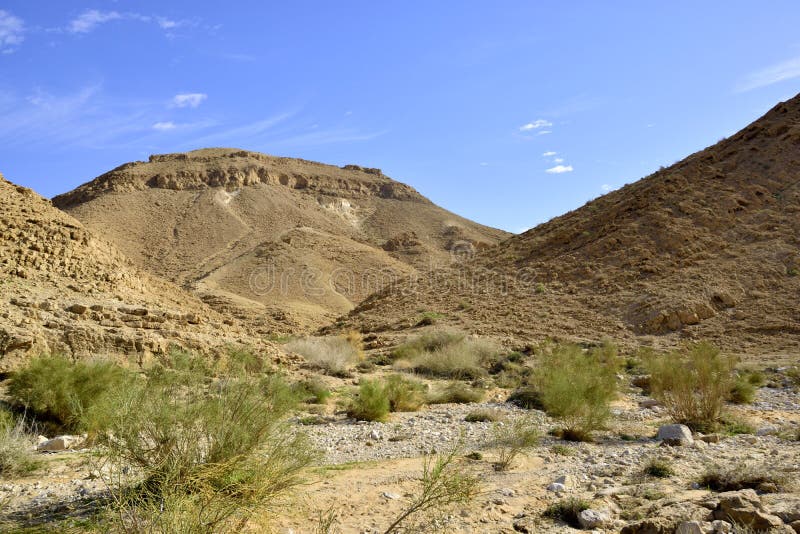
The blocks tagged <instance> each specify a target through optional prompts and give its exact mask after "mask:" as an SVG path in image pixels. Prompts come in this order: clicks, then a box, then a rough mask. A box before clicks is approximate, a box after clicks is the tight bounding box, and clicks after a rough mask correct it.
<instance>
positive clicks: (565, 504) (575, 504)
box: [542, 497, 590, 528]
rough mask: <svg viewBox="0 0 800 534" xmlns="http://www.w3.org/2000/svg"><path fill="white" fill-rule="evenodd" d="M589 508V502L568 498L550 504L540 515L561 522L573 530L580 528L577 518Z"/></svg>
mask: <svg viewBox="0 0 800 534" xmlns="http://www.w3.org/2000/svg"><path fill="white" fill-rule="evenodd" d="M589 506H590V503H589V501H586V500H583V499H578V498H577V497H569V498H567V499H562V500H560V501H558V502H555V503H553V504H551V505H550V506H548V507H547V509H545V511H544V512H543V513H542V515H543V516H544V517H548V518H550V519H554V520H556V521H563V522H564V523H566V524H568V525H569V526H571V527H573V528H581V524H580V521H579V520H578V516H579V515H580V513H581V512H583V511H584V510H588V509H589Z"/></svg>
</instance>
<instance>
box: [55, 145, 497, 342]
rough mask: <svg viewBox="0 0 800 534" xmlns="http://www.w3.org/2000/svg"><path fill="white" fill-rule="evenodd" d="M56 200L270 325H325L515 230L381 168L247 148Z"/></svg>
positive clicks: (150, 261) (187, 158)
mask: <svg viewBox="0 0 800 534" xmlns="http://www.w3.org/2000/svg"><path fill="white" fill-rule="evenodd" d="M53 202H54V204H55V205H56V206H57V207H59V208H61V209H62V210H64V211H66V212H68V213H69V214H71V215H73V216H74V217H76V218H77V219H79V220H80V221H82V222H83V223H84V224H86V225H87V227H89V228H90V229H92V230H94V231H96V232H98V233H99V234H101V235H103V236H104V237H106V238H107V239H109V240H110V241H111V242H113V243H114V244H115V245H116V246H117V247H118V248H119V249H120V250H121V251H122V252H123V253H125V254H126V255H127V256H128V257H130V258H131V259H132V260H133V261H134V262H135V263H136V264H137V265H138V266H139V267H141V268H142V269H145V270H148V271H150V272H152V273H155V274H157V275H159V276H163V277H165V278H167V279H169V280H171V281H173V282H175V283H177V284H179V285H181V286H183V287H185V288H189V289H191V290H193V291H195V292H196V294H197V295H198V296H200V297H201V298H202V299H203V300H205V301H206V302H207V303H208V304H210V305H211V306H213V307H214V308H216V309H217V310H218V311H220V312H223V313H227V314H231V315H235V316H238V317H239V318H241V319H245V320H247V321H248V322H249V323H250V324H253V325H256V326H257V327H258V328H260V329H261V331H262V332H264V333H267V332H272V331H274V330H282V331H300V330H307V329H313V328H316V327H319V326H321V325H323V324H326V323H327V322H330V321H331V320H332V319H334V318H335V317H337V316H339V315H341V314H344V313H347V312H348V311H349V310H351V309H352V308H353V306H354V305H355V304H357V303H359V302H360V301H361V300H363V299H364V298H365V297H366V296H368V295H369V294H371V293H373V292H374V291H377V290H379V289H381V288H382V287H384V286H385V285H386V284H388V283H389V282H391V281H393V280H396V279H399V278H402V277H405V276H407V275H411V274H414V273H416V272H418V271H420V270H428V269H430V268H431V266H437V265H441V264H446V263H448V262H449V261H450V259H451V257H452V256H454V255H455V256H459V255H464V254H466V255H471V254H474V253H475V252H476V251H478V250H482V249H484V248H487V247H489V246H491V245H494V244H496V243H497V242H499V241H500V240H501V239H503V238H504V237H507V234H506V233H505V232H502V231H500V230H495V229H492V228H487V227H485V226H481V225H479V224H476V223H474V222H471V221H468V220H466V219H463V218H461V217H458V216H457V215H454V214H452V213H450V212H448V211H446V210H444V209H442V208H439V207H438V206H436V205H434V204H433V203H431V202H430V201H429V200H428V199H426V198H425V197H423V196H422V195H420V194H419V193H417V192H416V191H415V190H414V189H412V188H411V187H409V186H407V185H404V184H401V183H399V182H396V181H394V180H391V179H389V178H388V177H386V176H384V175H383V174H382V173H381V171H380V170H379V169H369V168H362V167H359V166H356V165H347V166H345V167H344V168H339V167H335V166H331V165H323V164H320V163H314V162H310V161H304V160H297V159H290V158H278V157H272V156H267V155H264V154H259V153H255V152H246V151H242V150H236V149H203V150H195V151H192V152H187V153H185V154H167V155H157V156H151V157H150V160H149V161H148V162H133V163H128V164H125V165H122V166H120V167H118V168H116V169H114V170H112V171H110V172H108V173H106V174H104V175H102V176H100V177H99V178H97V179H95V180H93V181H91V182H89V183H87V184H85V185H83V186H81V187H79V188H77V189H75V190H74V191H72V192H70V193H67V194H64V195H60V196H58V197H56V198H54V199H53Z"/></svg>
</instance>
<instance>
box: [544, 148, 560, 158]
mask: <svg viewBox="0 0 800 534" xmlns="http://www.w3.org/2000/svg"><path fill="white" fill-rule="evenodd" d="M556 154H558V152H553V151H552V150H548V151H547V152H545V153H544V154H542V156H544V157H545V158H549V157H551V156H555V155H556Z"/></svg>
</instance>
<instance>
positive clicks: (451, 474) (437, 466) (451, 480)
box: [384, 446, 480, 534]
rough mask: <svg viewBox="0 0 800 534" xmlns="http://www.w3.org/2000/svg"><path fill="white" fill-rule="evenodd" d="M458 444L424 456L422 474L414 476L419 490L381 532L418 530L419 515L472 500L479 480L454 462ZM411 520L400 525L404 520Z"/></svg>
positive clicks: (420, 527)
mask: <svg viewBox="0 0 800 534" xmlns="http://www.w3.org/2000/svg"><path fill="white" fill-rule="evenodd" d="M460 450H461V449H460V447H459V446H456V447H454V448H453V449H452V450H450V451H449V452H448V453H445V454H442V455H439V456H435V457H428V458H426V459H425V463H424V464H423V466H422V476H421V477H420V478H419V479H418V483H419V486H420V487H419V491H418V492H417V493H416V495H415V496H414V497H413V498H412V499H411V501H410V502H409V503H408V504H407V505H406V507H405V508H404V509H403V511H402V512H401V513H400V514H399V515H398V516H397V517H396V518H395V519H394V521H393V522H392V524H391V525H390V526H389V527H388V528H387V529H386V530H385V531H384V534H391V533H393V532H399V531H401V530H402V531H404V532H422V531H424V530H425V528H424V525H423V523H422V522H421V521H423V520H424V519H423V520H421V519H420V517H421V516H422V517H423V518H424V516H426V515H430V514H432V513H436V512H440V513H441V512H444V511H447V510H448V509H449V508H450V507H452V506H454V505H458V504H466V503H468V502H470V501H472V500H473V499H474V498H475V497H476V496H477V495H478V491H479V489H480V480H479V479H478V478H477V477H475V476H472V475H470V474H468V473H466V472H465V470H464V468H463V467H462V465H461V464H459V462H458V456H459V453H460ZM409 521H415V523H414V524H412V525H409V526H408V527H407V528H403V525H404V524H405V523H408V522H409Z"/></svg>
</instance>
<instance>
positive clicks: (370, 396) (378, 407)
mask: <svg viewBox="0 0 800 534" xmlns="http://www.w3.org/2000/svg"><path fill="white" fill-rule="evenodd" d="M390 409H391V404H390V402H389V396H388V395H387V394H386V387H385V386H384V384H382V383H381V382H380V381H378V380H362V381H361V383H360V384H359V386H358V393H357V394H356V396H355V398H354V399H352V400H351V401H350V404H349V406H348V408H347V415H348V416H349V417H352V418H354V419H358V420H359V421H386V418H387V417H389V411H390Z"/></svg>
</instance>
